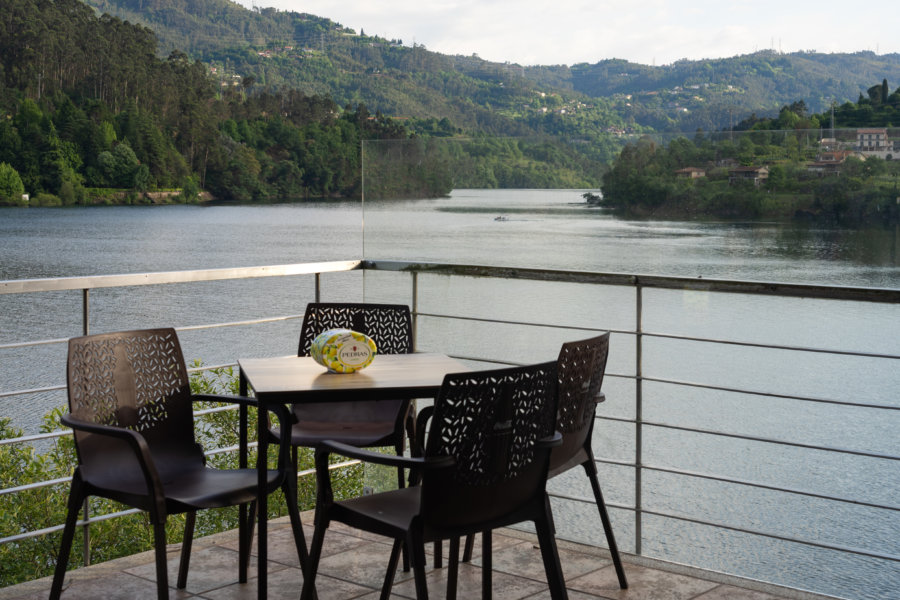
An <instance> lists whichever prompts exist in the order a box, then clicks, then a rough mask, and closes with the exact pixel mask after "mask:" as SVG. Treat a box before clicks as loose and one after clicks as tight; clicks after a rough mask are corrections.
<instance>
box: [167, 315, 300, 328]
mask: <svg viewBox="0 0 900 600" xmlns="http://www.w3.org/2000/svg"><path fill="white" fill-rule="evenodd" d="M302 318H303V315H284V316H281V317H266V318H260V319H247V320H246V321H226V322H224V323H209V324H208V325H186V326H184V327H176V328H175V329H176V330H178V331H199V330H202V329H218V328H222V327H243V326H246V325H260V324H263V323H278V322H281V321H291V320H294V319H302Z"/></svg>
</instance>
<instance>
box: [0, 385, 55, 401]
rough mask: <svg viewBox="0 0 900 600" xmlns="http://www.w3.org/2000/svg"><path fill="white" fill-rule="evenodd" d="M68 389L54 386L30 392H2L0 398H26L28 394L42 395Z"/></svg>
mask: <svg viewBox="0 0 900 600" xmlns="http://www.w3.org/2000/svg"><path fill="white" fill-rule="evenodd" d="M64 389H66V386H64V385H53V386H48V387H42V388H32V389H28V390H13V391H11V392H0V398H9V397H11V396H25V395H27V394H40V393H42V392H57V391H60V390H64Z"/></svg>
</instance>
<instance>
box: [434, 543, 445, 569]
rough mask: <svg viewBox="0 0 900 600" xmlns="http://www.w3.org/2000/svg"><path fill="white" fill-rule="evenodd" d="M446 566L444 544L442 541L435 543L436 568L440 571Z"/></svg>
mask: <svg viewBox="0 0 900 600" xmlns="http://www.w3.org/2000/svg"><path fill="white" fill-rule="evenodd" d="M443 566H444V542H443V541H441V540H435V541H434V568H435V569H440V568H441V567H443Z"/></svg>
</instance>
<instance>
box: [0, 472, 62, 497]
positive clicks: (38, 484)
mask: <svg viewBox="0 0 900 600" xmlns="http://www.w3.org/2000/svg"><path fill="white" fill-rule="evenodd" d="M70 481H72V477H71V476H69V477H60V478H58V479H46V480H44V481H35V482H32V483H26V484H24V485H17V486H16V487H10V488H3V489H0V496H4V495H6V494H17V493H19V492H27V491H29V490H38V489H41V488H45V487H50V486H51V485H59V484H61V483H69V482H70Z"/></svg>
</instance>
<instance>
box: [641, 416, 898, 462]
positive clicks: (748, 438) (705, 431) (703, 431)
mask: <svg viewBox="0 0 900 600" xmlns="http://www.w3.org/2000/svg"><path fill="white" fill-rule="evenodd" d="M641 424H642V425H646V426H648V427H659V428H661V429H675V430H677V431H686V432H689V433H701V434H704V435H714V436H717V437H727V438H734V439H738V440H746V441H750V442H763V443H766V444H775V445H778V446H790V447H792V448H803V449H804V450H817V451H822V452H833V453H835V454H850V455H853V456H863V457H866V458H878V459H883V460H900V456H894V455H892V454H882V453H878V452H866V451H863V450H850V449H847V448H836V447H831V446H815V445H813V444H801V443H800V442H787V441H784V440H777V439H774V438H764V437H758V436H753V435H745V434H741V433H727V432H724V431H715V430H712V429H698V428H694V427H684V426H681V425H671V424H669V423H660V422H656V421H647V420H644V421H641Z"/></svg>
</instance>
